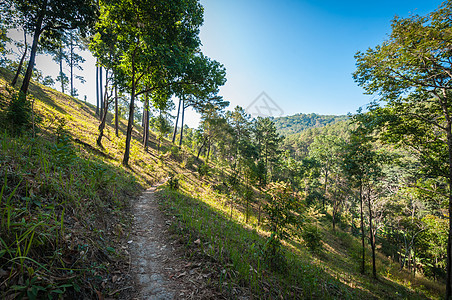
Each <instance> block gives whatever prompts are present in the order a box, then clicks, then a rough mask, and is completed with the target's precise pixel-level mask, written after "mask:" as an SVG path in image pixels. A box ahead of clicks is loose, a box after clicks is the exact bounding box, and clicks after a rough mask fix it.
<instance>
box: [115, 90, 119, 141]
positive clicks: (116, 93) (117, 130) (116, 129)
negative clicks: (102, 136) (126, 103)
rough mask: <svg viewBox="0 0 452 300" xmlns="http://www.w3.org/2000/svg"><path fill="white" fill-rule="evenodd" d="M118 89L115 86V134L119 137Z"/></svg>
mask: <svg viewBox="0 0 452 300" xmlns="http://www.w3.org/2000/svg"><path fill="white" fill-rule="evenodd" d="M118 117H119V113H118V87H117V86H116V84H115V134H116V137H119V119H118Z"/></svg>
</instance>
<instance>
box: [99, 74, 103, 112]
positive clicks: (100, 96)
mask: <svg viewBox="0 0 452 300" xmlns="http://www.w3.org/2000/svg"><path fill="white" fill-rule="evenodd" d="M102 85H103V83H102V66H101V67H99V90H100V95H99V98H100V99H101V101H100V116H101V117H102V116H103V115H104V102H103V101H102V99H104V92H103V89H102Z"/></svg>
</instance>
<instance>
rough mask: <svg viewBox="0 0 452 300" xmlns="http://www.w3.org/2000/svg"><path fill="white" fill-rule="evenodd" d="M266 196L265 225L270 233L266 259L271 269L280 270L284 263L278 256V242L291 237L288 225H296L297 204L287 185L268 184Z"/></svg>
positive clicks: (279, 183)
mask: <svg viewBox="0 0 452 300" xmlns="http://www.w3.org/2000/svg"><path fill="white" fill-rule="evenodd" d="M266 194H267V200H268V201H267V204H266V205H265V207H264V209H265V211H266V212H267V223H268V225H269V227H270V232H271V236H270V238H269V241H268V254H267V258H268V259H269V260H270V266H271V267H272V268H276V269H282V268H283V267H284V263H285V261H284V260H283V257H282V255H281V254H280V248H281V242H280V240H282V239H287V238H289V237H291V231H290V230H289V228H288V226H289V225H298V223H299V222H298V218H297V217H296V215H295V214H294V211H296V210H297V208H298V204H299V203H298V199H297V197H296V196H295V194H294V193H293V192H292V191H291V188H290V186H289V185H288V184H287V183H283V182H272V183H270V184H269V185H268V188H267V191H266Z"/></svg>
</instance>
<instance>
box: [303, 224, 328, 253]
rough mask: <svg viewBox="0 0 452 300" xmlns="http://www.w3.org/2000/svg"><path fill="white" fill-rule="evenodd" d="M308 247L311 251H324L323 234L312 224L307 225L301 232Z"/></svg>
mask: <svg viewBox="0 0 452 300" xmlns="http://www.w3.org/2000/svg"><path fill="white" fill-rule="evenodd" d="M301 237H302V238H303V240H304V242H305V243H306V246H307V247H308V249H309V250H311V251H313V252H317V251H319V250H321V249H322V237H323V235H322V233H321V232H320V231H319V230H318V228H317V226H315V225H312V224H306V225H305V226H304V227H303V230H302V232H301Z"/></svg>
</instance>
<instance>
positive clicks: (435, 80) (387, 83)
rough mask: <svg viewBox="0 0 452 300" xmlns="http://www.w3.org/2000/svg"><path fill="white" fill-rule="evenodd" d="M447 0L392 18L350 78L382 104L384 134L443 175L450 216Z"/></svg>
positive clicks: (450, 264) (451, 287) (451, 53)
mask: <svg viewBox="0 0 452 300" xmlns="http://www.w3.org/2000/svg"><path fill="white" fill-rule="evenodd" d="M451 14H452V1H445V2H444V3H443V4H442V5H441V6H440V7H439V8H438V9H437V10H436V11H433V12H432V13H430V14H428V15H426V16H418V15H414V16H411V17H409V18H395V19H394V20H393V21H392V32H391V35H390V36H389V39H388V40H386V41H385V42H383V43H382V44H381V45H379V46H377V47H375V48H374V49H369V50H367V51H366V52H365V53H361V52H358V53H357V55H356V59H357V70H356V72H355V73H354V78H355V80H356V81H357V82H358V84H359V85H360V86H362V87H364V89H365V90H366V92H367V93H369V94H379V95H380V99H381V100H382V101H383V102H385V103H386V104H387V108H386V109H384V110H382V111H380V112H378V113H377V111H378V108H376V110H377V111H376V113H377V114H380V116H381V115H382V114H383V111H384V112H388V114H386V115H387V116H388V117H387V118H380V120H381V122H380V124H381V125H382V126H381V127H380V129H381V130H383V131H385V132H387V133H388V135H386V136H387V137H392V138H389V139H388V140H390V141H393V142H396V143H399V144H405V145H407V146H410V147H412V148H413V149H416V150H417V151H418V153H419V155H420V158H421V160H422V161H423V163H424V166H427V168H425V170H426V171H427V172H429V173H430V174H431V175H436V176H440V177H443V178H446V179H447V181H448V184H449V189H448V211H449V216H452V131H451V128H452V115H451V114H452V111H451V109H452V101H451V99H452V98H451V96H452V59H451V58H452V49H451V47H450V46H449V45H450V32H451V30H452V22H451V20H450V16H451ZM451 268H452V222H451V220H450V218H449V235H448V245H447V280H446V299H452V270H451Z"/></svg>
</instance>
